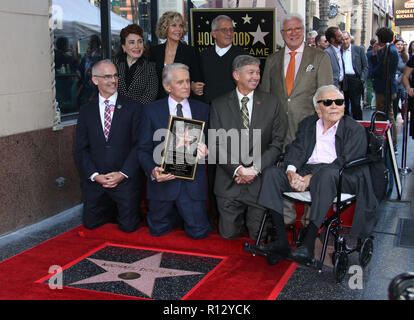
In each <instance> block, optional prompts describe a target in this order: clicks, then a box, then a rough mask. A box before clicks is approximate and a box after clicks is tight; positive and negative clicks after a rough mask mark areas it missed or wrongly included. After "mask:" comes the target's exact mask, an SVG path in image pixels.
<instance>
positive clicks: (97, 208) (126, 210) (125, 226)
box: [82, 179, 141, 232]
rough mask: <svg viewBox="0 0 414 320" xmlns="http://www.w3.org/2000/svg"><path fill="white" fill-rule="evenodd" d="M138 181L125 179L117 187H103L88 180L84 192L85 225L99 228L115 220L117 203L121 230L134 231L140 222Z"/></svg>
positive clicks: (89, 227) (90, 227)
mask: <svg viewBox="0 0 414 320" xmlns="http://www.w3.org/2000/svg"><path fill="white" fill-rule="evenodd" d="M138 192H139V191H138V187H137V182H136V181H134V180H132V179H124V180H123V181H122V182H121V183H120V184H119V185H117V186H116V187H115V188H103V187H102V186H101V185H100V184H99V183H97V182H92V181H86V182H85V184H84V194H83V217H82V218H83V225H84V226H85V227H86V228H88V229H95V228H98V227H100V226H102V225H104V224H106V223H110V222H115V221H114V217H113V215H114V212H112V211H114V209H115V207H114V206H113V205H112V204H113V203H115V204H116V209H117V211H118V214H117V222H118V227H119V229H120V230H122V231H124V232H133V231H135V230H136V229H137V228H138V225H139V223H140V220H141V219H140V207H139V203H138Z"/></svg>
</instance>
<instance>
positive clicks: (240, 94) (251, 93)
mask: <svg viewBox="0 0 414 320" xmlns="http://www.w3.org/2000/svg"><path fill="white" fill-rule="evenodd" d="M236 93H237V99H238V101H239V103H240V101H241V99H242V98H243V97H248V98H249V102H250V101H253V93H254V90H253V91H250V92H249V94H247V95H246V96H245V95H244V94H242V93H241V92H240V91H239V88H237V87H236Z"/></svg>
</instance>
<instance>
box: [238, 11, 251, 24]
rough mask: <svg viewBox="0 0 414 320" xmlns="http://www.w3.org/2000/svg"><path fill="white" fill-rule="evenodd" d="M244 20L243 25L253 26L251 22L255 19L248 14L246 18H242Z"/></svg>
mask: <svg viewBox="0 0 414 320" xmlns="http://www.w3.org/2000/svg"><path fill="white" fill-rule="evenodd" d="M241 18H242V19H243V24H246V23H248V24H251V22H250V20H252V19H253V17H249V15H248V14H247V13H246V15H245V16H244V17H241Z"/></svg>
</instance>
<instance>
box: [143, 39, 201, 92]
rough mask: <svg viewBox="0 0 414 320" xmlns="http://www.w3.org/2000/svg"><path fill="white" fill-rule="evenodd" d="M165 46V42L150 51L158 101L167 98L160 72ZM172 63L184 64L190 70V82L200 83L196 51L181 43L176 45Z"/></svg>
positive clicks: (198, 59)
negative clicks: (154, 70)
mask: <svg viewBox="0 0 414 320" xmlns="http://www.w3.org/2000/svg"><path fill="white" fill-rule="evenodd" d="M165 44H166V42H164V43H162V44H159V45H157V46H153V47H151V49H150V52H151V53H150V55H151V61H154V62H155V69H156V71H157V75H158V85H159V90H158V99H160V98H164V97H165V96H167V93H166V92H165V90H164V87H163V85H162V70H163V69H164V60H165ZM174 62H179V63H184V64H185V65H187V66H188V67H189V69H190V79H191V81H194V82H197V81H202V76H201V70H200V57H199V53H198V50H197V49H196V48H194V47H192V46H189V45H186V44H185V43H183V42H181V41H180V42H179V43H178V47H177V52H176V53H175V58H174Z"/></svg>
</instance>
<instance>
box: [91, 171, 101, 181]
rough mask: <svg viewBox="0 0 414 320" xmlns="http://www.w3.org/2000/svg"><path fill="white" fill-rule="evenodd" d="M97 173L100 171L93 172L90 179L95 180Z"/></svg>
mask: <svg viewBox="0 0 414 320" xmlns="http://www.w3.org/2000/svg"><path fill="white" fill-rule="evenodd" d="M97 175H99V173H98V172H95V173H93V174H92V175H91V176H90V177H89V179H91V181H92V182H95V177H96V176H97Z"/></svg>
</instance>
